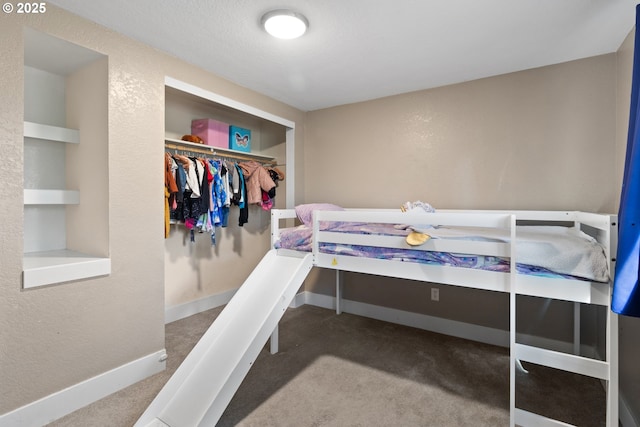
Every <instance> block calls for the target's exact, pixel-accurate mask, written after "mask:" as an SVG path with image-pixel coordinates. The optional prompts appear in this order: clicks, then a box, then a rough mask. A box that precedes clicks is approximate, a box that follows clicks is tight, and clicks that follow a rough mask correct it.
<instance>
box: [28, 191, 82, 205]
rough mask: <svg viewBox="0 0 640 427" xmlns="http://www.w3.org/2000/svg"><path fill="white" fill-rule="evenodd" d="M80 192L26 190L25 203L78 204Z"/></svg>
mask: <svg viewBox="0 0 640 427" xmlns="http://www.w3.org/2000/svg"><path fill="white" fill-rule="evenodd" d="M79 203H80V192H79V191H75V190H36V189H25V190H24V204H25V205H77V204H79Z"/></svg>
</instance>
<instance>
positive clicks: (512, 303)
mask: <svg viewBox="0 0 640 427" xmlns="http://www.w3.org/2000/svg"><path fill="white" fill-rule="evenodd" d="M509 228H510V232H511V233H510V234H511V236H510V237H511V239H510V244H509V251H510V257H509V258H510V260H509V261H510V265H509V426H511V427H514V426H515V425H516V366H517V363H519V362H517V359H516V280H517V270H516V245H515V241H516V216H515V215H511V218H510V221H509Z"/></svg>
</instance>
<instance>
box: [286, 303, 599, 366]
mask: <svg viewBox="0 0 640 427" xmlns="http://www.w3.org/2000/svg"><path fill="white" fill-rule="evenodd" d="M298 297H299V300H301V301H304V304H309V305H313V306H316V307H322V308H327V309H332V310H335V308H336V301H335V297H332V296H328V295H321V294H314V293H311V292H303V293H301V294H300V295H298ZM341 310H342V312H344V313H349V314H355V315H358V316H363V317H369V318H372V319H376V320H382V321H385V322H390V323H397V324H399V325H404V326H410V327H413V328H418V329H424V330H427V331H431V332H436V333H439V334H444V335H450V336H454V337H458V338H464V339H468V340H471V341H477V342H482V343H485V344H492V345H497V346H500V347H509V331H505V330H502V329H495V328H489V327H486V326H478V325H474V324H471V323H464V322H458V321H455V320H449V319H443V318H441V317H434V316H429V315H426V314H419V313H412V312H409V311H404V310H398V309H394V308H387V307H382V306H378V305H372V304H366V303H362V302H357V301H350V300H347V299H343V300H342V306H341ZM517 340H518V342H520V343H526V344H528V345H533V346H538V347H542V348H547V349H550V350H556V351H562V352H565V353H571V352H573V343H570V342H565V341H559V340H552V339H547V338H541V337H535V336H532V335H525V334H518V336H517ZM581 351H582V354H583V355H585V356H589V357H591V356H592V355H593V354H594V349H593V348H592V347H590V346H582V348H581Z"/></svg>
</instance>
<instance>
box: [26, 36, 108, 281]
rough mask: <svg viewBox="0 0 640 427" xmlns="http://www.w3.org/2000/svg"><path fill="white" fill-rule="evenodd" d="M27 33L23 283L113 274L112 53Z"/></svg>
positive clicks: (69, 279)
mask: <svg viewBox="0 0 640 427" xmlns="http://www.w3.org/2000/svg"><path fill="white" fill-rule="evenodd" d="M24 35H25V43H24V70H23V71H24V118H23V125H24V150H23V153H24V156H23V161H24V179H23V195H24V208H23V241H24V245H23V261H22V264H23V271H22V280H23V283H22V286H23V289H29V288H37V287H41V286H48V285H53V284H58V283H65V282H76V281H77V282H79V281H82V280H84V279H90V278H95V277H99V276H104V275H109V274H111V260H110V259H109V258H108V257H107V256H108V254H109V252H110V248H109V233H108V227H109V201H108V197H109V196H108V195H109V191H108V190H109V185H108V155H107V154H108V143H109V138H108V117H107V114H106V113H105V112H106V111H107V110H108V108H107V107H108V96H109V85H108V64H107V61H105V60H104V59H105V56H104V55H102V54H100V53H98V52H94V51H92V50H90V49H86V48H84V47H81V46H78V45H75V44H72V43H69V42H67V41H65V40H61V39H57V38H55V37H52V36H49V35H47V34H44V33H40V32H38V31H35V30H32V29H29V28H25V31H24ZM43 53H46V55H43ZM81 137H82V141H81V140H80V138H81ZM87 165H90V166H89V167H87ZM80 192H82V193H83V195H82V203H81V200H80Z"/></svg>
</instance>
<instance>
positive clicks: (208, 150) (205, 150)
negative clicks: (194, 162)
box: [164, 142, 277, 165]
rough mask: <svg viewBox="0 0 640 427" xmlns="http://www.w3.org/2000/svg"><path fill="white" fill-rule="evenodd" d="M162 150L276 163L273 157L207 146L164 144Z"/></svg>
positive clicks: (270, 163)
mask: <svg viewBox="0 0 640 427" xmlns="http://www.w3.org/2000/svg"><path fill="white" fill-rule="evenodd" d="M164 148H165V149H169V150H177V151H182V152H190V153H200V154H204V155H206V156H208V157H219V158H225V159H231V160H255V161H256V162H258V163H262V164H268V165H275V164H276V163H277V162H276V160H275V159H274V158H273V157H268V156H262V155H260V154H249V153H247V154H244V153H239V152H236V151H233V152H232V151H231V150H228V151H227V150H224V149H220V150H217V149H215V147H210V146H208V145H205V146H202V147H194V146H193V145H189V146H188V147H185V146H184V145H182V144H179V143H173V142H165V144H164Z"/></svg>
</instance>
